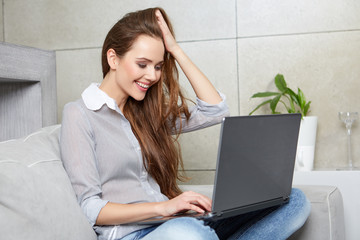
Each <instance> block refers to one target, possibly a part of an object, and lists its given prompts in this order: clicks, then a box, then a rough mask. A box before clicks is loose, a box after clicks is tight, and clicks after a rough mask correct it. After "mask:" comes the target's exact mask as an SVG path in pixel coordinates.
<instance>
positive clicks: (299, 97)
mask: <svg viewBox="0 0 360 240" xmlns="http://www.w3.org/2000/svg"><path fill="white" fill-rule="evenodd" d="M274 80H275V86H276V87H277V89H278V90H279V91H278V92H258V93H255V94H254V95H252V96H251V98H270V99H267V100H265V101H263V102H262V103H260V104H259V105H258V106H257V107H255V109H254V110H253V111H251V112H250V113H249V115H252V114H253V113H254V112H255V111H256V110H258V109H259V108H260V107H262V106H266V105H267V104H269V107H270V110H271V112H272V114H281V112H279V111H278V110H277V107H278V104H279V103H281V104H283V105H284V107H285V109H286V111H287V112H288V113H301V116H302V120H301V125H300V132H299V140H298V149H297V156H296V165H295V166H296V168H295V169H296V170H298V171H311V170H312V169H313V166H314V155H315V142H316V130H317V117H316V116H311V117H309V116H307V114H308V113H309V108H310V104H311V101H308V102H307V101H306V99H305V95H304V93H303V91H301V89H300V88H298V90H297V93H295V92H294V91H293V90H291V89H290V88H289V87H288V86H287V83H286V81H285V79H284V76H283V75H282V74H277V75H276V76H275V79H274Z"/></svg>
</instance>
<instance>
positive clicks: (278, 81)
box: [275, 74, 287, 93]
mask: <svg viewBox="0 0 360 240" xmlns="http://www.w3.org/2000/svg"><path fill="white" fill-rule="evenodd" d="M275 85H276V87H277V88H278V89H279V90H280V92H282V93H285V92H286V89H287V85H286V82H285V79H284V76H283V75H282V74H278V75H276V77H275Z"/></svg>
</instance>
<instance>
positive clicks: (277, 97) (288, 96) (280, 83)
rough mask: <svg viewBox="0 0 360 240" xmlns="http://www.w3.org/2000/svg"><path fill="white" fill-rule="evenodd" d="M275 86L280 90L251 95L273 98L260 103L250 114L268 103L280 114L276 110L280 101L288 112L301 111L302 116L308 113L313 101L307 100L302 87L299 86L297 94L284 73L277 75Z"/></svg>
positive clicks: (275, 111)
mask: <svg viewBox="0 0 360 240" xmlns="http://www.w3.org/2000/svg"><path fill="white" fill-rule="evenodd" d="M275 86H276V87H277V89H278V90H279V92H258V93H255V94H254V95H252V96H251V98H264V97H273V98H271V99H268V100H266V101H264V102H262V103H260V104H259V105H258V106H257V107H256V108H255V109H254V110H253V111H251V112H250V113H249V115H252V114H253V113H254V112H255V111H256V110H258V109H259V108H260V107H262V106H264V105H266V104H269V105H270V109H271V111H272V113H273V114H279V113H280V112H278V111H277V110H276V108H277V106H278V103H279V102H280V103H282V104H283V105H284V107H285V108H286V110H287V112H288V113H301V116H302V117H304V116H306V115H307V114H308V112H309V108H310V103H311V101H309V102H306V99H305V95H304V93H303V91H301V89H300V88H298V91H297V94H296V93H295V92H294V91H293V90H291V89H290V88H289V87H288V86H287V83H286V81H285V79H284V76H283V75H282V74H277V75H276V77H275Z"/></svg>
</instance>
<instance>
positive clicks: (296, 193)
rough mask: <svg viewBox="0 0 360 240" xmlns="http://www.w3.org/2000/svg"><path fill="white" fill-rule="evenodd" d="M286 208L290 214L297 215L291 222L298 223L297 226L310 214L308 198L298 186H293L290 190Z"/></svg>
mask: <svg viewBox="0 0 360 240" xmlns="http://www.w3.org/2000/svg"><path fill="white" fill-rule="evenodd" d="M288 208H289V211H290V214H291V213H292V214H294V215H296V216H297V217H296V218H295V221H294V223H293V224H295V225H296V224H297V225H299V226H298V227H301V226H302V225H303V224H304V223H305V221H306V219H307V218H308V217H309V215H310V211H311V204H310V202H309V200H308V199H307V198H306V196H305V194H304V193H303V191H301V190H300V189H298V188H293V189H292V191H291V195H290V202H289V207H288ZM294 227H296V226H294Z"/></svg>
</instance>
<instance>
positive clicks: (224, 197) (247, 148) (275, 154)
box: [136, 114, 301, 225]
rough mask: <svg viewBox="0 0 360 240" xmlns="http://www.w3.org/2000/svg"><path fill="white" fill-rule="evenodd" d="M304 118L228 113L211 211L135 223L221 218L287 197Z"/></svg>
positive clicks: (299, 116) (219, 151)
mask: <svg viewBox="0 0 360 240" xmlns="http://www.w3.org/2000/svg"><path fill="white" fill-rule="evenodd" d="M300 121H301V115H300V114H276V115H253V116H233V117H225V118H224V119H223V120H222V123H221V132H220V139H219V148H218V157H217V166H216V174H215V182H214V189H213V196H212V201H213V203H212V210H211V212H207V213H205V214H203V213H201V214H199V213H194V212H191V213H185V214H176V215H174V216H170V217H155V218H150V219H147V220H144V221H141V222H137V223H136V224H146V225H152V224H161V223H163V222H164V221H167V220H169V219H173V218H177V217H185V216H186V217H189V216H191V217H196V218H199V219H203V220H208V221H216V220H219V219H222V218H227V217H232V216H236V215H239V214H243V213H247V212H251V211H256V210H260V209H265V208H268V207H273V206H277V205H281V204H284V203H287V202H288V201H289V197H290V193H291V188H292V179H293V173H294V165H295V158H296V149H297V143H298V135H299V128H300Z"/></svg>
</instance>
